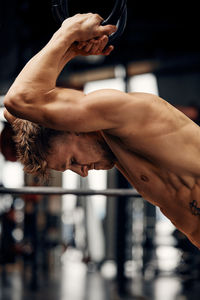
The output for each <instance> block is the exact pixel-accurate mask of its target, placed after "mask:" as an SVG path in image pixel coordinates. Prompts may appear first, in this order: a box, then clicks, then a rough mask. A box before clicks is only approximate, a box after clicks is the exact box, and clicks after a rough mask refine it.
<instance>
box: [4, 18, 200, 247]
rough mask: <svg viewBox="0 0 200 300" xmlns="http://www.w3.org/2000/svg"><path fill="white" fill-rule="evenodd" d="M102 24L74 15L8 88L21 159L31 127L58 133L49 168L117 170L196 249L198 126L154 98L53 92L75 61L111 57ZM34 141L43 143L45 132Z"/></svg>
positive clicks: (199, 232) (199, 223) (8, 113)
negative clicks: (20, 133) (94, 56)
mask: <svg viewBox="0 0 200 300" xmlns="http://www.w3.org/2000/svg"><path fill="white" fill-rule="evenodd" d="M101 21H102V18H101V17H100V16H98V15H96V14H83V15H80V14H78V15H76V16H74V17H72V18H69V19H67V20H65V21H64V23H63V24H62V26H61V28H60V29H59V30H58V31H57V32H56V33H55V34H54V35H53V37H52V39H51V40H50V41H49V43H48V44H47V45H46V46H45V47H44V48H43V49H42V50H41V51H40V52H39V53H38V54H37V55H36V56H34V57H33V58H32V59H31V60H30V61H29V62H28V63H27V65H26V66H25V68H24V69H23V70H22V71H21V73H20V74H19V75H18V77H17V79H16V80H15V82H14V83H13V85H12V86H11V88H10V90H9V91H8V93H7V95H6V97H5V102H4V104H5V107H6V110H5V117H6V118H7V120H8V121H9V122H11V123H13V124H14V123H15V122H16V121H17V120H18V121H19V122H20V119H23V120H28V121H24V123H23V124H25V125H23V126H25V127H23V126H21V127H20V126H19V127H18V130H19V131H20V130H22V127H23V137H22V138H21V140H20V138H18V142H21V143H22V140H23V143H24V144H23V147H24V148H23V149H24V150H23V151H24V153H22V156H23V155H24V156H26V155H27V153H29V155H30V156H31V155H32V154H33V152H34V151H35V150H34V149H35V148H34V147H36V145H37V142H36V141H34V140H33V142H32V149H31V147H30V141H29V139H30V140H31V139H32V136H33V135H34V130H35V131H37V130H39V129H41V130H42V128H51V129H53V130H54V131H56V132H62V134H60V135H57V136H54V137H53V142H52V140H51V143H50V145H48V146H49V147H50V149H48V151H47V155H46V156H43V162H45V165H46V168H50V169H56V170H60V171H64V170H66V169H70V170H72V171H74V172H76V173H78V174H80V175H81V176H87V174H88V170H90V169H97V170H99V169H109V168H112V167H113V166H114V165H115V166H116V167H117V168H118V169H119V170H120V171H121V173H122V174H123V175H124V176H125V177H126V178H127V180H128V181H129V182H130V183H131V184H132V186H134V187H135V189H136V190H137V191H138V192H139V193H140V194H141V195H142V196H143V197H144V198H145V199H146V200H148V201H149V202H151V203H153V204H154V205H157V206H158V207H160V209H161V211H162V212H163V213H164V214H165V215H166V216H167V217H168V218H169V219H170V220H171V222H172V223H173V224H174V225H175V226H176V227H177V228H178V229H179V230H180V231H182V232H183V233H184V234H185V235H186V236H187V237H188V238H189V239H190V241H191V242H192V243H193V244H194V245H196V246H197V247H198V248H199V247H200V129H199V127H198V126H197V125H196V124H195V123H193V122H192V121H191V120H190V119H188V118H187V117H186V116H185V115H184V114H182V113H181V112H180V111H178V110H177V109H176V108H174V107H173V106H171V105H170V104H169V103H167V102H166V101H164V100H163V99H161V98H159V97H157V96H155V95H152V94H145V93H131V94H130V93H128V94H127V93H123V92H120V91H117V90H100V91H96V92H92V93H90V94H88V95H84V94H83V93H82V92H80V91H76V90H69V89H65V88H58V87H56V79H57V77H58V75H59V73H60V72H61V70H62V69H63V67H64V66H65V65H66V63H67V62H68V61H69V60H70V59H72V58H73V57H74V56H76V55H79V54H82V55H88V54H89V55H90V54H100V55H103V54H104V55H109V53H110V52H111V51H112V49H113V47H112V46H110V47H109V48H107V50H105V51H103V49H104V48H105V46H106V44H107V41H108V38H107V35H110V34H111V33H112V32H114V31H115V30H116V29H115V27H114V26H112V25H107V26H105V27H103V26H101V25H100V24H101ZM75 42H76V43H75ZM16 118H19V119H16ZM23 120H21V122H23ZM31 122H33V124H39V125H35V126H38V127H37V128H36V127H34V126H33V127H32V129H33V132H31V129H30V128H31V127H28V126H29V125H28V124H32V123H31ZM20 124H21V123H20ZM26 128H29V129H27V130H26ZM35 128H36V129H37V130H36V129H35ZM27 132H28V133H27ZM26 133H27V134H28V137H27V136H26ZM25 136H26V140H25V142H24V139H25ZM38 136H39V137H40V139H42V138H41V136H42V134H40V135H38ZM45 138H47V136H46V137H45ZM45 142H46V140H45ZM38 143H39V141H38ZM26 145H27V147H28V150H26V147H25V146H26ZM43 145H44V147H45V143H43ZM23 151H22V152H23ZM25 152H26V155H25ZM38 153H39V152H38ZM38 155H39V154H38ZM38 159H39V158H38ZM22 161H23V160H22ZM32 162H33V160H32ZM34 162H35V163H36V162H37V159H35V160H34Z"/></svg>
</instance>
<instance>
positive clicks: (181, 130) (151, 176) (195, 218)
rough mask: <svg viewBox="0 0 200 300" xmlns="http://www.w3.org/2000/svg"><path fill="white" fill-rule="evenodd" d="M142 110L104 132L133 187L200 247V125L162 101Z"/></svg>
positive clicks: (120, 168)
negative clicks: (139, 118) (139, 116)
mask: <svg viewBox="0 0 200 300" xmlns="http://www.w3.org/2000/svg"><path fill="white" fill-rule="evenodd" d="M146 113H147V118H146V120H145V119H144V122H143V124H142V123H141V124H138V128H136V127H135V124H134V122H133V124H134V128H133V125H132V124H131V123H129V124H127V126H124V128H121V129H116V130H109V131H104V132H103V136H104V138H105V140H106V142H107V144H108V145H109V147H110V148H111V150H112V151H113V153H114V154H115V156H116V158H117V164H116V166H117V168H118V169H119V170H120V171H121V172H122V173H123V174H124V176H125V177H126V178H127V179H128V181H129V182H130V183H131V184H132V186H134V187H135V189H136V190H137V191H138V192H139V193H140V194H141V195H142V196H143V197H144V198H145V199H146V200H148V201H149V202H151V203H152V204H154V205H157V206H159V207H160V209H161V211H162V212H163V213H164V214H165V215H166V216H167V217H168V218H169V219H170V220H171V221H172V223H173V224H174V225H175V226H176V227H177V228H178V229H180V230H181V231H182V232H184V233H185V234H186V235H187V236H188V237H189V238H190V240H192V241H193V242H194V243H195V244H196V245H197V246H198V247H200V128H199V127H198V126H197V125H196V124H194V123H193V122H192V121H191V120H189V119H188V118H187V117H185V116H184V115H183V114H182V113H180V112H179V111H178V110H176V109H175V108H173V107H171V106H170V105H169V104H167V103H166V102H163V103H162V101H161V103H159V102H158V103H153V104H152V111H151V110H150V111H148V112H146ZM136 129H137V130H136ZM198 236H199V238H198Z"/></svg>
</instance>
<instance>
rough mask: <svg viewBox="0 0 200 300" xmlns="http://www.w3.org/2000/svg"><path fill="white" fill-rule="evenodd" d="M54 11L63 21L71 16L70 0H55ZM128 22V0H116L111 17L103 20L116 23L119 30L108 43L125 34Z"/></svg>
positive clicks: (104, 22) (111, 36) (56, 18)
mask: <svg viewBox="0 0 200 300" xmlns="http://www.w3.org/2000/svg"><path fill="white" fill-rule="evenodd" d="M52 13H53V16H54V18H55V20H56V21H57V22H59V23H62V22H63V21H64V20H65V19H66V18H68V17H69V9H68V0H53V1H52ZM126 22H127V3H126V0H116V1H115V5H114V8H113V10H112V12H111V14H110V15H109V17H108V18H107V19H106V20H104V21H103V22H102V25H108V24H112V25H116V26H117V31H116V32H115V33H113V34H111V35H110V36H109V42H108V44H107V46H108V45H111V44H114V43H115V42H116V41H117V40H118V39H119V38H120V37H121V35H122V34H123V32H124V29H125V27H126Z"/></svg>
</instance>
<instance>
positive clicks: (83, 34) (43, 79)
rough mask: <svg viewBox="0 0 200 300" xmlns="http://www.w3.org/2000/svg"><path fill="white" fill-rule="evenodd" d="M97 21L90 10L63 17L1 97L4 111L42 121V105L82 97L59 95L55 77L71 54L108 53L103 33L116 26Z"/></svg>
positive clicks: (71, 93) (73, 93) (71, 92)
mask: <svg viewBox="0 0 200 300" xmlns="http://www.w3.org/2000/svg"><path fill="white" fill-rule="evenodd" d="M101 22H102V18H101V17H100V16H99V15H97V14H91V13H89V14H78V15H75V16H74V17H71V18H68V19H66V20H65V21H64V22H63V24H62V26H61V27H60V28H59V30H58V31H57V32H56V33H55V34H54V35H53V37H52V38H51V40H50V41H49V43H48V44H47V45H46V46H45V47H44V48H43V49H42V50H41V51H40V52H39V53H38V54H36V55H35V56H34V57H33V58H32V59H31V60H30V61H29V62H28V63H27V64H26V66H25V67H24V69H23V70H22V71H21V73H20V74H19V75H18V77H17V78H16V80H15V82H14V83H13V85H12V86H11V88H10V89H9V91H8V93H7V95H6V97H5V100H4V105H5V107H6V109H7V110H8V112H9V113H10V114H12V115H14V116H15V117H18V118H22V119H27V120H30V121H33V122H35V123H41V124H43V123H44V120H43V118H44V114H45V112H44V110H45V106H46V104H48V103H49V102H51V103H52V102H53V103H56V102H57V103H58V104H59V105H60V104H61V102H62V103H63V104H64V101H66V102H71V101H73V102H76V100H77V99H79V98H81V97H83V93H81V92H79V91H75V90H68V89H64V96H63V90H62V89H58V88H56V80H57V78H58V75H59V74H60V72H61V71H62V69H63V67H64V66H65V65H66V63H67V62H68V61H69V60H71V59H72V58H73V57H74V56H76V55H79V54H81V55H88V54H106V55H107V54H109V53H110V51H111V50H112V47H110V48H109V49H107V51H106V52H105V53H104V52H103V48H104V47H105V45H106V43H107V41H108V38H107V36H108V35H110V34H111V33H113V32H114V31H115V30H116V27H115V26H113V25H107V26H101ZM88 41H89V42H88ZM75 42H76V43H75ZM52 95H53V96H54V97H52ZM45 125H48V124H45Z"/></svg>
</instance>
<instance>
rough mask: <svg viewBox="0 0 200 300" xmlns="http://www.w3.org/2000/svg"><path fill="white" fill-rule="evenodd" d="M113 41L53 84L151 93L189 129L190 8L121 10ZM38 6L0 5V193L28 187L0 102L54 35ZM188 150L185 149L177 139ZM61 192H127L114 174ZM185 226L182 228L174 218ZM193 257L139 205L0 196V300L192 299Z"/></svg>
mask: <svg viewBox="0 0 200 300" xmlns="http://www.w3.org/2000/svg"><path fill="white" fill-rule="evenodd" d="M69 3H70V12H71V14H75V13H77V12H90V11H91V12H97V13H99V14H101V15H102V16H103V17H104V18H106V17H107V16H108V14H109V13H110V11H111V9H112V7H113V5H114V0H106V1H105V0H101V1H99V2H98V1H91V0H85V1H83V0H82V1H80V0H79V1H78V0H73V1H69ZM127 5H128V22H127V27H126V29H125V32H124V35H123V37H122V38H121V39H120V41H119V42H118V44H117V45H116V46H115V50H114V51H113V53H112V54H111V55H110V56H109V57H94V56H91V57H78V58H76V59H74V60H73V61H71V62H70V63H69V64H68V65H67V66H66V68H65V69H64V70H63V72H62V73H61V75H60V77H59V79H58V85H60V86H63V87H70V88H76V89H80V90H84V91H85V92H86V93H88V92H90V91H92V90H96V89H101V88H115V89H119V90H122V91H127V92H130V91H140V92H150V93H155V94H157V95H159V96H161V97H163V98H164V99H165V100H167V101H169V102H170V103H171V104H173V105H174V106H176V107H177V108H178V109H180V110H182V111H183V112H184V113H185V114H186V115H187V116H188V117H189V118H191V119H192V120H193V121H194V122H196V123H197V124H199V121H200V115H199V112H200V110H199V108H200V101H199V97H200V52H199V50H200V49H199V47H200V43H199V7H198V3H197V2H195V1H190V2H183V1H181V2H179V1H161V2H159V3H158V2H156V1H147V2H145V1H133V0H128V1H127ZM58 26H59V25H58V24H57V23H56V22H55V20H54V18H53V16H52V12H51V1H50V0H43V1H39V0H34V1H33V0H12V1H3V0H1V6H0V106H1V108H0V132H1V135H0V141H1V147H0V150H1V152H0V185H1V186H3V187H22V186H24V185H33V186H37V184H38V183H37V178H33V177H32V176H27V175H25V174H24V173H23V170H22V166H21V165H20V164H19V163H18V162H17V161H16V154H15V148H14V145H13V142H12V130H11V128H10V126H9V124H8V123H7V122H6V120H5V119H4V118H3V99H4V95H5V94H6V92H7V91H8V89H9V87H10V85H11V84H12V82H13V80H14V79H15V77H16V76H17V75H18V73H19V72H20V70H21V69H22V68H23V66H24V65H25V64H26V62H27V61H28V60H29V59H30V58H31V57H32V56H33V55H34V54H36V53H37V52H38V51H39V50H40V49H41V48H42V47H43V46H44V45H45V44H46V43H47V42H48V40H49V39H50V37H51V36H52V34H53V33H54V32H55V30H56V29H57V28H58ZM188 142H189V141H188ZM52 175H53V176H52V180H51V182H50V185H52V186H60V187H64V188H83V189H84V188H87V189H88V188H95V189H102V188H103V189H104V188H131V187H130V186H129V184H128V183H127V182H126V180H125V179H124V178H123V177H122V176H121V175H120V174H119V173H118V172H117V171H116V170H115V169H113V170H110V171H90V174H89V176H88V178H84V179H82V178H79V177H78V176H77V175H76V174H73V173H72V172H70V171H66V172H64V173H63V174H60V173H58V172H53V173H52ZM185 221H186V222H187V220H185ZM199 267H200V253H199V251H198V249H197V248H195V247H194V246H192V244H191V243H190V242H189V241H188V240H187V239H186V238H185V236H183V235H182V234H181V233H180V232H179V231H177V230H176V229H175V228H174V227H173V225H172V224H171V222H169V221H168V220H167V219H166V218H165V217H164V216H163V215H162V214H161V213H160V211H159V210H158V209H156V208H155V207H154V206H152V205H151V204H149V203H147V202H146V201H145V199H142V198H139V199H138V198H137V199H134V198H126V197H122V198H119V199H118V198H106V197H103V196H93V197H76V196H70V195H65V196H62V197H61V196H49V197H47V196H31V195H29V196H24V195H21V196H11V195H0V299H2V300H26V299H29V300H32V299H38V300H39V299H48V300H66V299H68V300H94V299H95V300H107V299H109V300H110V299H111V300H119V299H124V300H129V299H133V300H134V299H135V300H139V299H140V300H142V299H143V300H149V299H150V300H186V299H187V300H188V299H189V300H190V299H191V300H199V293H200V268H199Z"/></svg>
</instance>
